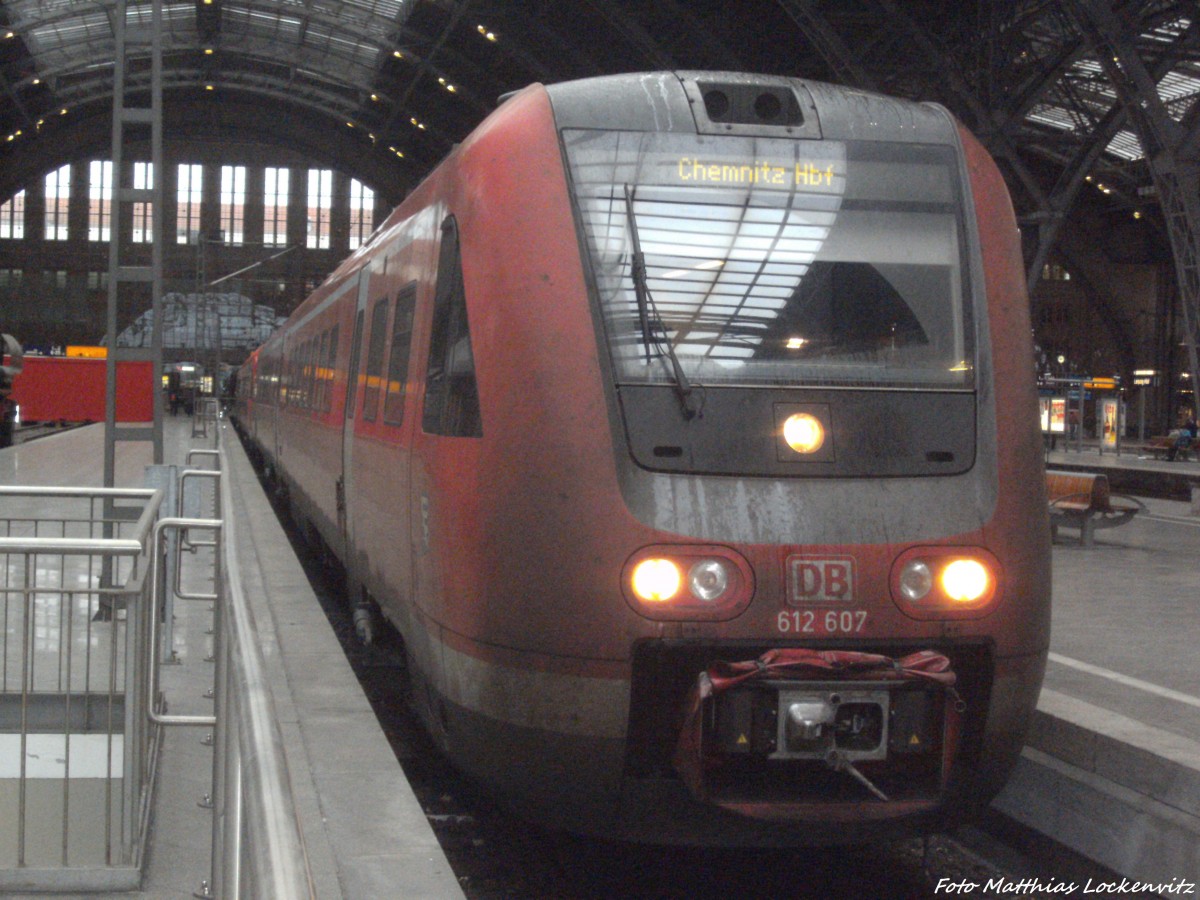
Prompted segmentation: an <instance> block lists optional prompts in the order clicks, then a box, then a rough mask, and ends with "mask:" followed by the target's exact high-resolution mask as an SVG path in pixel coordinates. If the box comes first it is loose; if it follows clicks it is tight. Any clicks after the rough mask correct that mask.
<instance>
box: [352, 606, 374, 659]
mask: <svg viewBox="0 0 1200 900" xmlns="http://www.w3.org/2000/svg"><path fill="white" fill-rule="evenodd" d="M354 634H355V636H356V637H357V638H358V640H359V642H360V643H362V645H363V646H364V647H369V646H371V644H373V643H374V642H375V611H374V609H373V608H372V605H371V601H370V600H367V599H365V598H364V599H363V600H362V601H360V602H359V603H357V604H356V605H355V607H354Z"/></svg>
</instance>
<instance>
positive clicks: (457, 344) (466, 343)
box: [421, 216, 483, 437]
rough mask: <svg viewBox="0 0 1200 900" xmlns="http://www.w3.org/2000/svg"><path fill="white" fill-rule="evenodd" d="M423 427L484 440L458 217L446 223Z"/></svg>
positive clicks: (451, 435)
mask: <svg viewBox="0 0 1200 900" xmlns="http://www.w3.org/2000/svg"><path fill="white" fill-rule="evenodd" d="M421 427H422V428H423V429H424V430H425V431H426V432H428V433H429V434H442V435H446V436H449V437H481V436H482V435H483V423H482V422H481V420H480V415H479V390H478V386H477V383H476V380H475V358H474V354H473V353H472V351H471V333H470V329H469V328H468V324H467V297H466V293H465V291H464V289H463V272H462V254H461V252H460V249H459V240H458V223H457V222H456V221H455V219H454V217H453V216H450V217H448V218H447V219H446V221H445V222H443V223H442V246H441V249H440V250H439V251H438V268H437V287H436V289H435V291H434V297H433V333H432V335H431V337H430V343H429V369H428V371H427V372H426V375H425V414H424V417H423V418H422V421H421Z"/></svg>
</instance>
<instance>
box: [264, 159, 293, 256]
mask: <svg viewBox="0 0 1200 900" xmlns="http://www.w3.org/2000/svg"><path fill="white" fill-rule="evenodd" d="M264 175H265V177H264V179H263V243H264V244H265V245H266V246H268V247H283V246H285V245H286V244H287V213H288V170H287V169H276V168H267V170H266V172H265V173H264Z"/></svg>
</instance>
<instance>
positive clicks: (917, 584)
mask: <svg viewBox="0 0 1200 900" xmlns="http://www.w3.org/2000/svg"><path fill="white" fill-rule="evenodd" d="M931 590H933V573H932V572H931V571H929V565H928V564H927V563H926V562H925V561H924V560H920V559H914V560H912V561H911V562H909V563H906V564H905V566H904V568H903V569H901V570H900V593H901V594H903V595H904V596H905V597H907V598H908V599H909V600H912V601H913V602H916V601H918V600H924V599H925V597H926V596H927V595H928V594H929V592H930V591H931Z"/></svg>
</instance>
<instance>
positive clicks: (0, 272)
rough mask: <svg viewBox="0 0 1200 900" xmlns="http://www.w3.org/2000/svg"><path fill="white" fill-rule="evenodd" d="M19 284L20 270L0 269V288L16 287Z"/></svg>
mask: <svg viewBox="0 0 1200 900" xmlns="http://www.w3.org/2000/svg"><path fill="white" fill-rule="evenodd" d="M20 283H21V270H20V269H0V287H16V286H17V285H19V284H20Z"/></svg>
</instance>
